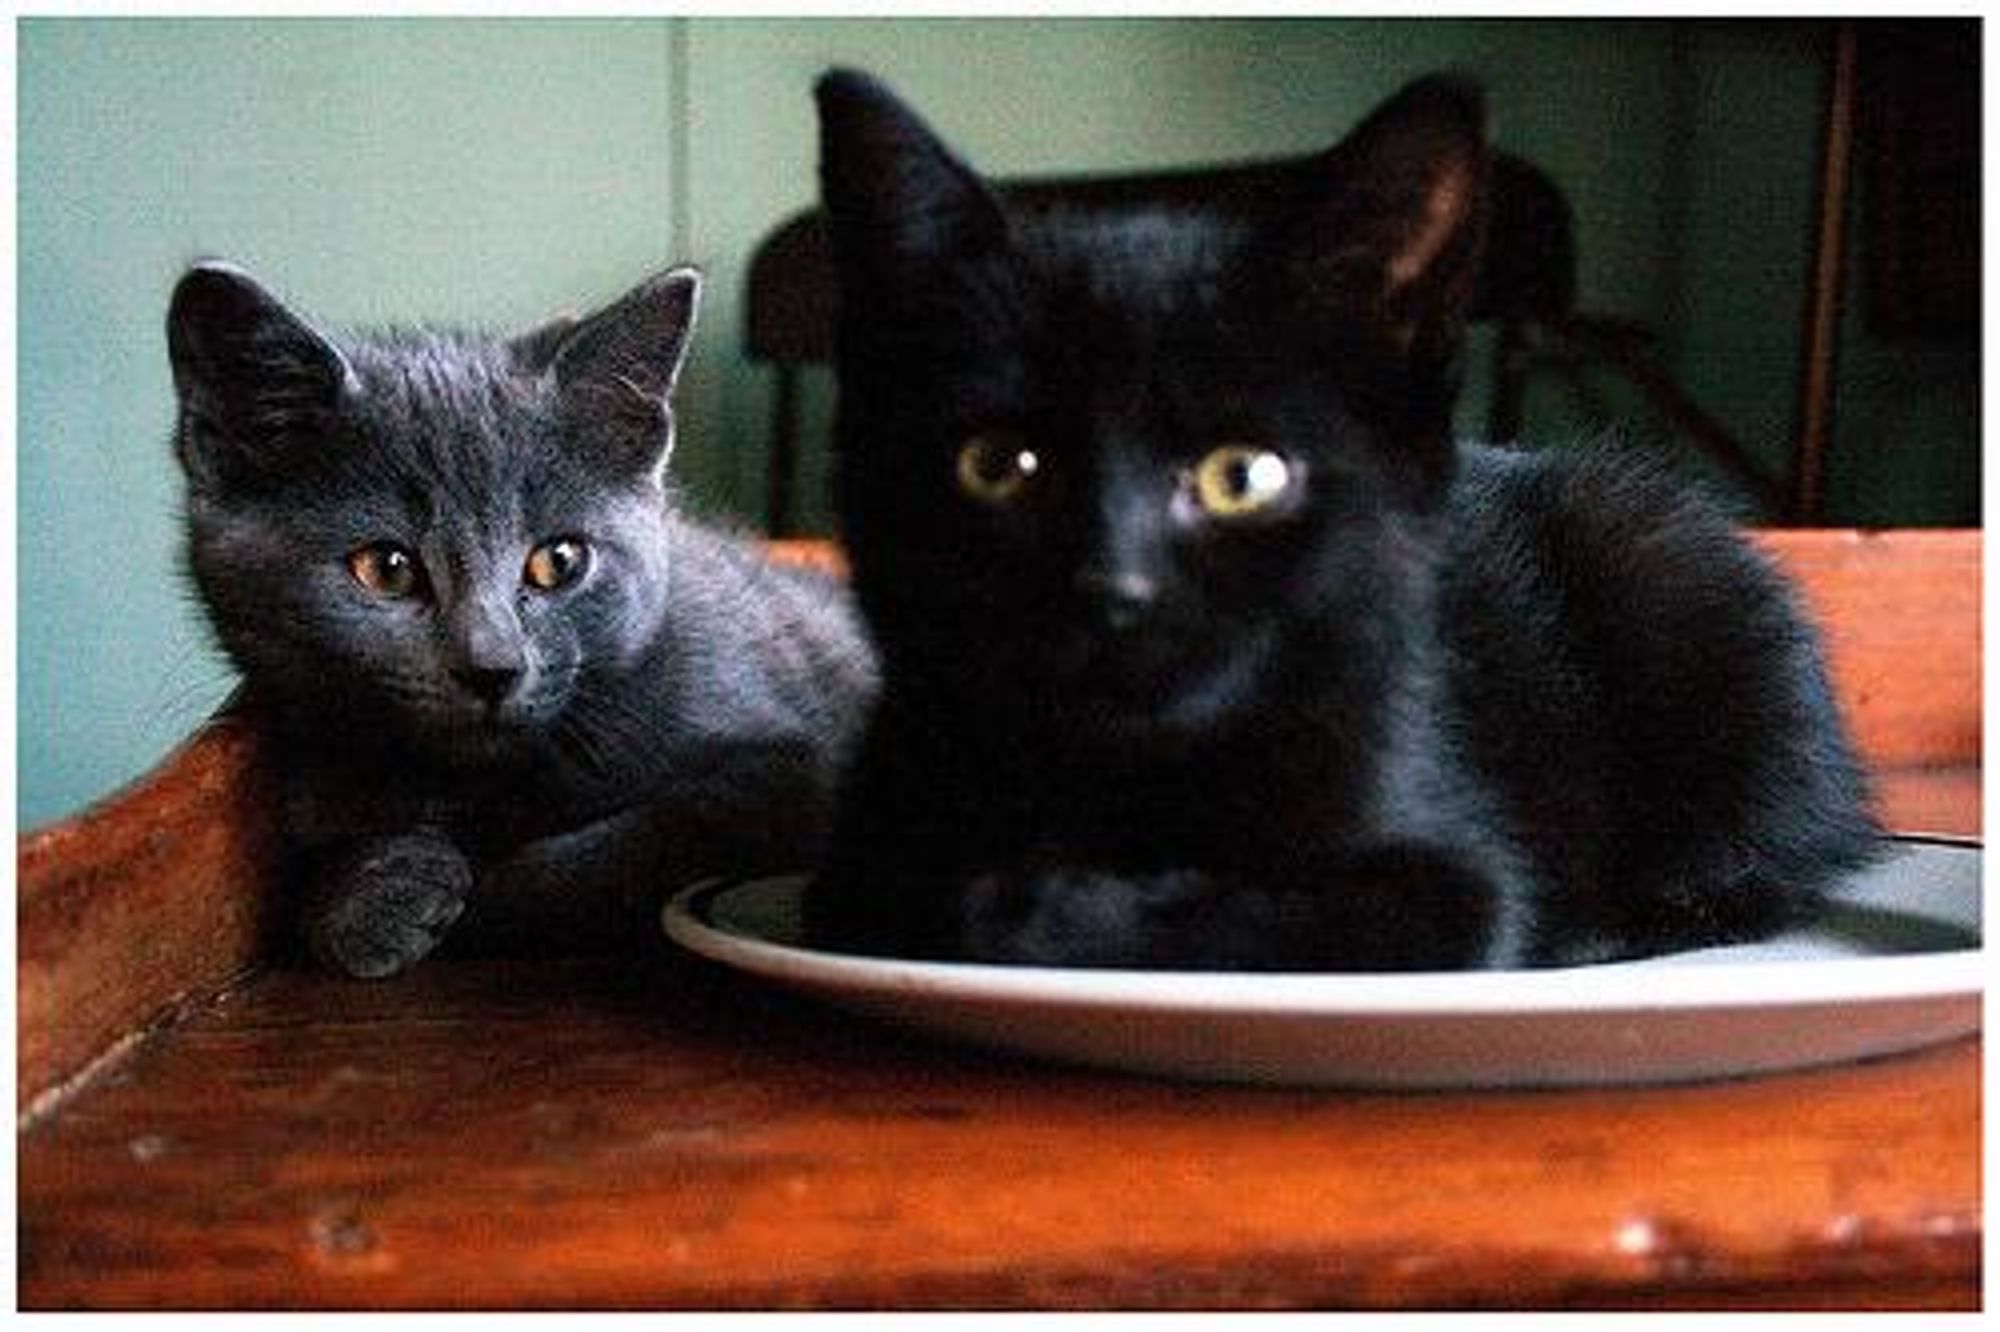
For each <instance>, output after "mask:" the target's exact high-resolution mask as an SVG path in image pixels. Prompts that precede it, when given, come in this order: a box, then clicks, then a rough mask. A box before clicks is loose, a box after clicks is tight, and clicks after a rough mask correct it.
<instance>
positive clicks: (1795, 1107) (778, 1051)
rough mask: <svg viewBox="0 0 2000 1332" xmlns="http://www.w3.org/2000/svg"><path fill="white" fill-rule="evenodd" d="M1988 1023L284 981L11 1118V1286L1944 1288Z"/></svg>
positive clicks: (1966, 1293) (1464, 1302)
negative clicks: (1619, 1055) (1207, 1020)
mask: <svg viewBox="0 0 2000 1332" xmlns="http://www.w3.org/2000/svg"><path fill="white" fill-rule="evenodd" d="M1979 1107H1980V1102H1979V1049H1978V1046H1977V1044H1976V1043H1962V1044H1959V1045H1955V1046H1951V1047H1946V1048H1941V1049H1937V1050H1933V1051H1929V1052H1926V1053H1921V1054H1917V1055H1913V1056H1909V1057H1904V1058H1898V1059H1891V1060H1885V1061H1881V1062H1877V1063H1872V1064H1865V1065H1860V1066H1856V1067H1849V1068H1841V1069H1831V1070H1824V1071H1819V1072H1812V1073H1803V1074H1795V1075H1783V1076H1776V1077H1766V1078H1759V1079H1753V1080H1746V1081H1740V1082H1726V1083H1718V1084H1714V1085H1708V1086H1696V1087H1680V1088H1671V1089H1668V1088H1662V1089H1633V1090H1617V1091H1587V1092H1561V1093H1555V1092H1540V1093H1515V1094H1473V1095H1463V1094H1461V1095H1358V1094H1346V1093H1340V1092H1328V1091H1283V1090H1257V1089H1245V1088H1231V1087H1215V1086H1199V1085H1189V1084H1178V1083H1173V1082H1165V1081H1150V1080H1146V1079H1141V1078H1134V1077H1121V1076H1117V1075H1113V1074H1099V1073H1090V1072H1074V1071H1069V1070H1065V1069H1060V1068H1055V1067H1051V1066H1043V1065H1037V1064H1029V1063H1025V1062H1015V1061H1011V1060H1007V1059H1003V1058H999V1057H987V1056H984V1055H979V1054H975V1053H971V1052H967V1051H964V1050H960V1049H955V1048H945V1047H941V1046H931V1045H928V1044H924V1043H920V1042H918V1041H916V1040H914V1039H910V1040H905V1039H903V1038H900V1037H897V1036H895V1035H893V1034H892V1033H889V1032H887V1031H886V1030H882V1029H878V1028H875V1027H872V1026H869V1025H867V1024H864V1023H861V1022H859V1021H856V1020H853V1019H848V1018H844V1017H840V1016H838V1015H835V1014H832V1013H829V1012H824V1011H821V1010H819V1009H817V1008H814V1007H812V1006H810V1005H808V1004H807V1003H805V1002H804V1001H802V1000H792V999H789V998H787V997H784V996H782V995H778V994H775V993H772V992H768V991H766V990H763V989H760V988H758V987H756V986H754V985H753V984H751V983H749V982H746V981H740V980H738V979H737V978H735V977H733V976H727V975H721V974H718V973H717V972H715V971H713V970H711V969H709V968H707V967H705V966H702V965H700V964H696V963H693V962H682V961H679V960H666V959H655V960H654V961H652V962H650V963H646V962H635V961H632V960H620V959H571V960H568V961H549V962H539V963H525V962H484V963H475V962H461V963H447V964H437V965H427V966H425V967H421V968H419V969H417V971H416V972H414V973H413V974H412V975H411V976H410V977H409V978H408V979H407V980H404V981H399V982H397V983H395V984H392V985H373V986H369V985H355V984H351V983H341V982H338V981H332V980H327V979H324V978H321V977H318V976H312V975H304V974H295V973H273V974H267V975H264V976H262V977H260V978H258V979H257V980H255V981H253V982H251V983H250V984H249V985H247V986H246V987H244V988H243V989H241V990H238V991H235V992H232V993H230V994H227V995H225V996H223V997H222V998H221V999H220V1000H219V1001H217V1002H216V1003H215V1004H214V1005H213V1006H212V1007H211V1008H210V1009H209V1010H207V1011H205V1012H203V1013H201V1014H200V1015H198V1016H197V1017H195V1018H193V1019H192V1020H190V1021H189V1022H188V1023H187V1024H186V1025H184V1026H183V1027H182V1028H181V1029H179V1030H178V1031H176V1032H175V1033H174V1034H173V1036H172V1039H171V1040H170V1041H166V1042H161V1043H158V1044H156V1045H153V1046H150V1047H148V1048H146V1049H144V1050H142V1051H140V1052H139V1053H138V1054H136V1055H135V1056H133V1057H132V1058H131V1059H130V1060H129V1061H128V1062H127V1064H126V1065H125V1066H124V1067H123V1068H121V1069H120V1070H119V1071H118V1072H117V1073H116V1074H115V1075H114V1076H113V1077H111V1078H109V1079H107V1080H106V1081H105V1082H104V1083H102V1084H101V1085H99V1086H96V1087H94V1088H93V1089H92V1090H91V1092H90V1093H89V1095H88V1096H87V1097H84V1098H79V1099H78V1100H77V1101H76V1102H75V1103H73V1104H72V1105H71V1106H70V1107H68V1108H66V1109H65V1110H64V1112H63V1113H62V1114H60V1115H58V1116H56V1117H55V1118H54V1120H53V1121H52V1122H49V1123H47V1124H45V1125H42V1126H40V1127H38V1128H36V1129H35V1130H33V1131H32V1132H31V1133H30V1134H29V1135H28V1137H27V1139H26V1140H25V1141H24V1143H23V1149H24V1150H23V1152H22V1158H21V1172H20V1183H21V1200H20V1208H21V1213H20V1214H21V1232H20V1233H21V1251H20V1261H21V1268H20V1282H21V1285H20V1290H21V1299H22V1302H23V1305H24V1307H27V1308H71V1307H86V1306H87V1307H93V1308H121V1307H172V1308H221V1307H255V1308H286V1307H401V1308H444V1307H468V1306H494V1307H513V1306H526V1307H634V1306H647V1307H662V1308H688V1307H696V1308H708V1307H844V1308H860V1307H927V1306H952V1307H962V1308H963V1307H971V1308H1020V1307H1064V1306H1081V1307H1098V1308H1102V1307H1131V1308H1153V1307H1168V1308H1193V1307H1349V1306H1359V1307H1368V1306H1375V1307H1433V1308H1435V1307H1446V1308H1456V1307H1550V1308H1553V1307H1592V1308H1605V1307H1624V1306H1647V1305H1674V1306H1714V1307H1723V1306H1731V1305H1737V1304H1752V1305H1778V1306H1787V1307H1839V1306H1857V1307H1859V1306H1875V1305H1883V1304H1887V1305H1904V1306H1908V1305H1914V1306H1965V1305H1967V1304H1968V1303H1970V1302H1972V1301H1975V1300H1976V1299H1977V1292H1978V1285H1977V1282H1978V1272H1979V1248H1980V1196H1979V1173H1978V1160H1979V1143H1980V1134H1979Z"/></svg>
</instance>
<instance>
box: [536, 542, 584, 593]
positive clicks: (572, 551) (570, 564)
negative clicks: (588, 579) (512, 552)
mask: <svg viewBox="0 0 2000 1332" xmlns="http://www.w3.org/2000/svg"><path fill="white" fill-rule="evenodd" d="M589 567H590V547H589V546H588V545H586V544H584V542H583V541H582V540H581V539H579V538H577V537H557V538H556V539H555V540H553V541H544V542H543V543H542V544H541V545H539V546H536V547H535V548H534V549H533V550H531V551H529V552H528V563H527V564H526V566H525V567H523V569H522V571H521V577H522V579H523V580H524V581H525V582H526V583H527V584H528V586H529V587H532V588H535V589H537V590H538V591H542V592H553V591H555V590H556V589H557V588H562V587H568V586H569V585H570V584H571V583H574V582H575V581H576V580H577V579H579V578H581V577H583V571H584V570H585V569H587V568H589Z"/></svg>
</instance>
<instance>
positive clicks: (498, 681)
mask: <svg viewBox="0 0 2000 1332" xmlns="http://www.w3.org/2000/svg"><path fill="white" fill-rule="evenodd" d="M452 676H453V678H455V679H456V680H457V681H458V682H459V684H461V685H463V686H464V687H465V690H466V692H467V693H469V694H471V695H472V696H473V697H475V698H477V699H478V700H479V701H480V702H482V703H486V704H495V703H502V702H505V701H506V699H507V696H508V695H510V694H512V693H513V692H514V686H516V685H518V684H519V683H520V682H521V668H520V667H519V666H461V667H459V668H458V669H457V670H455V671H453V672H452Z"/></svg>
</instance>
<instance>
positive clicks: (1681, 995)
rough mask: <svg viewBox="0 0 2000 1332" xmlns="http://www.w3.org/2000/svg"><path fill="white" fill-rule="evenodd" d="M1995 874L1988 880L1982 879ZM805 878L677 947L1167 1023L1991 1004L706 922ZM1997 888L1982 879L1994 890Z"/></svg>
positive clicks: (1795, 981) (1954, 983)
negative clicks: (1121, 952) (1101, 959)
mask: <svg viewBox="0 0 2000 1332" xmlns="http://www.w3.org/2000/svg"><path fill="white" fill-rule="evenodd" d="M1896 840H1897V841H1898V842H1919V843H1936V844H1942V845H1948V846H1953V847H1958V848H1963V849H1974V850H1981V851H1983V849H1984V844H1983V842H1982V841H1981V840H1979V839H1976V838H1963V837H1947V836H1937V835H1929V834H1926V835H1911V836H1898V837H1897V838H1896ZM1982 871H1983V866H1982ZM807 877H808V875H806V874H804V873H790V874H772V875H759V876H750V877H744V878H727V877H712V878H706V879H702V880H699V881H697V882H694V883H691V884H687V885H685V886H683V887H682V888H681V889H679V890H678V891H676V892H674V893H673V894H671V895H670V896H669V898H668V900H667V902H666V904H665V905H664V906H663V907H662V909H661V923H662V927H663V929H664V931H665V933H666V934H667V936H668V937H669V938H670V939H672V940H673V941H674V942H675V943H677V944H679V945H681V946H682V947H684V948H686V949H688V950H689V951H691V952H694V953H696V954H698V955H700V956H703V957H706V958H708V959H710V960H711V961H715V962H719V963H722V964H724V965H727V966H733V967H737V968H739V969H741V970H744V971H747V972H750V973H752V974H755V975H758V976H762V977H764V978H766V979H770V980H774V981H778V982H782V983H787V984H792V985H809V986H812V987H813V988H816V989H820V990H827V991H837V992H841V993H846V994H854V993H856V992H867V993H877V994H882V995H884V996H887V995H888V994H890V993H891V992H893V993H894V994H896V995H897V996H898V997H901V996H915V995H919V994H921V995H925V996H929V997H950V998H954V999H958V1000H963V1001H976V1002H981V1003H1015V1004H1048V1003H1052V1002H1059V1003H1063V1004H1071V1005H1089V1006H1093V1007H1118V1008H1130V1009H1144V1010H1149V1011H1154V1012H1176V1011H1178V1012H1189V1013H1193V1012H1200V1013H1208V1014H1241V1015H1252V1014H1265V1015H1273V1016H1276V1015H1293V1016H1302V1017H1303V1016H1312V1017H1318V1018H1335V1017H1352V1018H1356V1019H1370V1020H1380V1019H1388V1018H1396V1017H1437V1016H1443V1015H1453V1016H1458V1017H1463V1018H1467V1019H1478V1018H1481V1017H1488V1018H1505V1019H1511V1018H1514V1017H1518V1016H1520V1015H1522V1014H1559V1013H1565V1012H1570V1013H1589V1014H1593V1015H1598V1016H1610V1015H1614V1014H1620V1013H1657V1012H1667V1011H1699V1010H1728V1009H1778V1008H1788V1007H1790V1008H1800V1007H1811V1006H1826V1005H1829V1004H1862V1003H1885V1002H1911V1001H1922V1000H1945V999H1958V998H1968V997H1978V996H1980V995H1982V994H1983V992H1984V979H1985V978H1984V966H1983V962H1984V959H1985V951H1986V950H1985V943H1984V937H1983V931H1982V938H1981V942H1980V945H1979V946H1978V947H1976V948H1962V949H1952V950H1947V951H1942V952H1927V953H1904V954H1892V955H1886V956H1880V957H1859V958H1834V959H1789V960H1784V959H1766V960H1759V961H1750V962H1719V963H1713V964H1707V965H1701V966H1671V965H1666V966H1662V965H1658V964H1657V963H1649V962H1646V961H1639V962H1614V963H1602V964H1597V965H1592V966H1582V967H1540V968H1511V969H1507V970H1499V971H1463V970H1460V971H1407V972H1374V973H1327V972H1300V971H1275V972H1252V971H1181V970H1161V969H1141V968H1091V967H1048V966H1025V965H1016V964H1012V963H989V962H951V961H931V960H924V959H914V958H897V957H877V956H871V955H866V954H857V953H836V952H830V951H827V950H823V949H814V948H807V947H803V946H800V945H794V944H786V943H779V942H775V941H773V940H769V939H764V938H759V937H757V936H754V935H747V934H741V933H738V932H736V931H733V930H728V929H725V928H723V927H721V926H718V925H715V924H712V923H711V922H710V921H709V920H708V919H706V918H705V916H704V914H703V913H702V911H701V910H700V907H701V905H702V904H703V903H706V902H712V900H713V899H714V898H716V897H718V896H720V895H721V894H723V893H727V892H737V891H743V890H746V889H751V890H754V889H758V888H764V887H766V885H770V884H774V883H777V884H786V885H796V884H800V883H802V882H803V881H804V880H805V879H806V878H807ZM1983 888H1984V876H1983V872H1982V877H1981V890H1982V892H1983Z"/></svg>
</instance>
